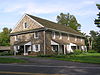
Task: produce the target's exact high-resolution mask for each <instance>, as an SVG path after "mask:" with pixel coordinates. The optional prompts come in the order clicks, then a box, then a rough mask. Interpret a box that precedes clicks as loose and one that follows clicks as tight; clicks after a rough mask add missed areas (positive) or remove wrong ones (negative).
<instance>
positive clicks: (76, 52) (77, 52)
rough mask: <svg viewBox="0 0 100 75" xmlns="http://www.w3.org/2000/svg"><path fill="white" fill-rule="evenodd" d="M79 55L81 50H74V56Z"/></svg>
mask: <svg viewBox="0 0 100 75" xmlns="http://www.w3.org/2000/svg"><path fill="white" fill-rule="evenodd" d="M81 53H82V51H81V50H74V54H75V55H78V54H81Z"/></svg>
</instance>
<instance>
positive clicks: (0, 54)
mask: <svg viewBox="0 0 100 75" xmlns="http://www.w3.org/2000/svg"><path fill="white" fill-rule="evenodd" d="M9 55H13V52H11V51H10V52H8V51H4V52H1V53H0V56H9Z"/></svg>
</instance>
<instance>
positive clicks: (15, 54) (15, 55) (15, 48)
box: [14, 46, 17, 56]
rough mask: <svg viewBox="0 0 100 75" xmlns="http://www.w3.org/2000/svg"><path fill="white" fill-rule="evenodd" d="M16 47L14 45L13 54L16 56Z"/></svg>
mask: <svg viewBox="0 0 100 75" xmlns="http://www.w3.org/2000/svg"><path fill="white" fill-rule="evenodd" d="M16 51H17V47H16V46H14V56H16Z"/></svg>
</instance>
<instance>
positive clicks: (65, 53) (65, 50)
mask: <svg viewBox="0 0 100 75" xmlns="http://www.w3.org/2000/svg"><path fill="white" fill-rule="evenodd" d="M65 46H66V45H64V54H66V49H65Z"/></svg>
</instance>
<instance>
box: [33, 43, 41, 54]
mask: <svg viewBox="0 0 100 75" xmlns="http://www.w3.org/2000/svg"><path fill="white" fill-rule="evenodd" d="M33 51H35V52H38V51H40V44H35V45H33Z"/></svg>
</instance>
